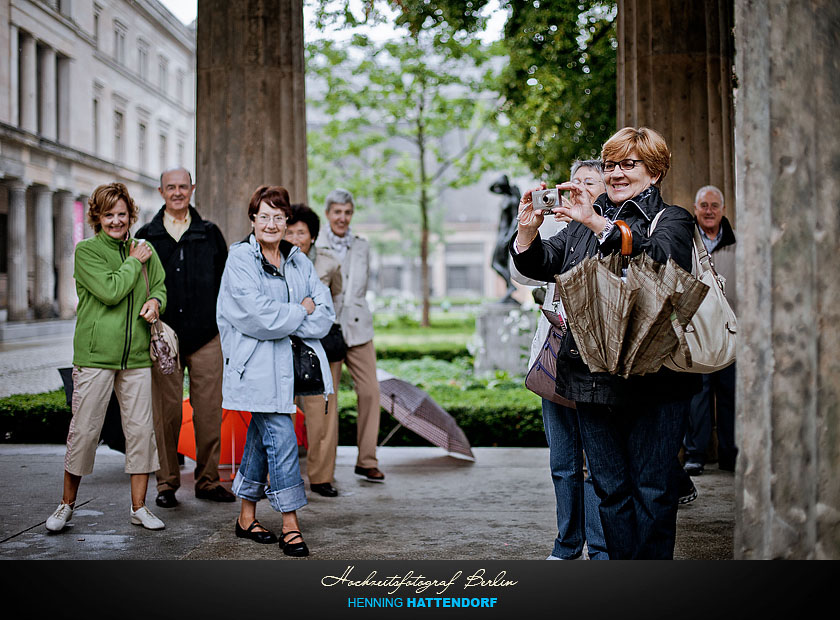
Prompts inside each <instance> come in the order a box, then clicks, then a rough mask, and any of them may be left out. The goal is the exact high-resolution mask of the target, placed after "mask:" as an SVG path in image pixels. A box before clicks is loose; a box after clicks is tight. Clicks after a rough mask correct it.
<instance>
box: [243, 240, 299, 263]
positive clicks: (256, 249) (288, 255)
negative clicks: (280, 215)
mask: <svg viewBox="0 0 840 620" xmlns="http://www.w3.org/2000/svg"><path fill="white" fill-rule="evenodd" d="M242 243H247V244H248V245H250V246H251V252H252V253H253V254H254V257H255V258H256V259H257V260H258V261H260V263H262V260H263V253H262V248H261V247H260V244H259V243H258V242H257V238H256V237H255V236H254V233H251V234H249V235H248V237H247V238H246V239H243V240H242ZM280 253H281V254H282V255H283V260H284V261H286V262H289V261H294V259H295V257H296V256H297V255H298V253H300V248H299V247H298V246H296V245H293V244H291V243H289V242H288V241H286V240H285V239H281V240H280Z"/></svg>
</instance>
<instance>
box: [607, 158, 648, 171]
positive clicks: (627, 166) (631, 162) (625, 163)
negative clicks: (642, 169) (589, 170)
mask: <svg viewBox="0 0 840 620" xmlns="http://www.w3.org/2000/svg"><path fill="white" fill-rule="evenodd" d="M642 163H644V160H641V159H622V160H621V161H611V160H609V159H608V160H606V161H605V162H604V172H612V171H613V170H615V167H616V166H618V167H619V168H621V169H622V170H624V171H625V172H627V171H628V170H632V169H633V168H635V167H636V164H642Z"/></svg>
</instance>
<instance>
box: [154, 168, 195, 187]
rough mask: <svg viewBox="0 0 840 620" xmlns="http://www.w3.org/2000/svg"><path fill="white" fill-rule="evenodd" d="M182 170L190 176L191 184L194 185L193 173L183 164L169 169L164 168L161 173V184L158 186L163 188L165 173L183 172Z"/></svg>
mask: <svg viewBox="0 0 840 620" xmlns="http://www.w3.org/2000/svg"><path fill="white" fill-rule="evenodd" d="M182 170H183V171H184V172H186V173H187V176H188V177H190V185H192V184H193V182H192V174H191V173H190V171H189V170H187V169H186V168H184V167H183V166H176V167H174V168H170V169H169V170H164V171H163V172H161V173H160V185H158V187H159V188H161V189H163V175H164V174H167V173H169V172H181V171H182Z"/></svg>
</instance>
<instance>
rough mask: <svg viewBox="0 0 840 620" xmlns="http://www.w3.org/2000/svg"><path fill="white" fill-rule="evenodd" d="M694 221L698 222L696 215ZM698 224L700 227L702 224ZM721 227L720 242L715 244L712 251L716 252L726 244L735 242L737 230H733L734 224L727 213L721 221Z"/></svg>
mask: <svg viewBox="0 0 840 620" xmlns="http://www.w3.org/2000/svg"><path fill="white" fill-rule="evenodd" d="M694 223H695V224H697V216H695V217H694ZM697 226H698V227H699V226H700V224H697ZM720 228H721V232H722V234H721V236H720V243H718V244H717V245H716V246H715V249H714V250H712V252H715V251H716V250H720V249H721V248H725V247H726V246H728V245H732V244H733V243H735V231H734V230H732V224H730V223H729V220H728V219H726V216H725V215H724V216H723V219H722V220H721V221H720Z"/></svg>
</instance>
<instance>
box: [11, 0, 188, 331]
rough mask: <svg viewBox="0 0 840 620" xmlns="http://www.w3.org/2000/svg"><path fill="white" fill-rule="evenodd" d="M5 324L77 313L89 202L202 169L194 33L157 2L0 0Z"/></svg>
mask: <svg viewBox="0 0 840 620" xmlns="http://www.w3.org/2000/svg"><path fill="white" fill-rule="evenodd" d="M0 50H2V52H0V321H5V320H8V321H16V320H24V319H32V318H50V317H56V316H60V317H64V318H69V317H72V316H73V315H74V311H75V304H76V297H75V286H74V282H73V277H72V276H73V248H74V246H75V243H76V242H78V241H79V240H80V239H82V238H84V237H85V236H90V235H91V234H92V231H91V229H90V227H89V226H88V225H87V223H86V217H85V213H86V210H87V198H88V195H89V194H90V192H91V191H92V190H93V188H95V187H96V186H98V185H100V184H102V183H108V182H111V181H115V180H116V181H121V182H123V183H125V184H126V185H127V186H128V188H129V191H130V192H131V195H132V196H133V198H134V199H135V201H136V202H137V204H138V206H139V207H140V209H141V222H145V221H147V220H149V219H150V218H151V217H152V215H153V214H154V213H155V212H156V211H157V209H158V208H159V207H160V205H161V204H162V201H161V199H160V196H159V195H158V193H157V189H156V188H157V186H158V176H159V174H160V172H161V171H162V170H163V169H165V168H168V167H171V166H174V165H178V164H180V165H184V166H185V167H187V168H188V169H190V170H193V169H194V168H195V101H194V93H195V30H194V25H193V27H187V26H185V25H184V24H182V23H181V22H180V21H179V20H178V19H176V18H175V17H174V16H173V15H172V14H171V13H169V12H168V11H167V10H166V9H165V8H164V7H163V6H162V5H161V4H160V3H159V2H157V0H130V1H129V0H108V1H105V0H101V1H95V0H72V1H71V0H40V1H39V0H0Z"/></svg>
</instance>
